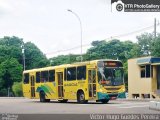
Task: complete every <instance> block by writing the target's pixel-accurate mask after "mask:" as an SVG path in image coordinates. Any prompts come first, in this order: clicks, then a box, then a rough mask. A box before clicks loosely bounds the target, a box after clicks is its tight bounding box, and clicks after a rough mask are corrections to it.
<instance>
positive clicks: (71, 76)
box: [67, 67, 76, 81]
mask: <svg viewBox="0 0 160 120" xmlns="http://www.w3.org/2000/svg"><path fill="white" fill-rule="evenodd" d="M67 80H68V81H71V80H76V67H72V68H67Z"/></svg>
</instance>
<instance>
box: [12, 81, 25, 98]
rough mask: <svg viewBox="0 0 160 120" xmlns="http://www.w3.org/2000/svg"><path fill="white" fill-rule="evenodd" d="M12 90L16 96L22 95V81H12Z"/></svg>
mask: <svg viewBox="0 0 160 120" xmlns="http://www.w3.org/2000/svg"><path fill="white" fill-rule="evenodd" d="M12 90H13V92H14V95H15V96H16V97H21V96H23V94H22V82H14V84H13V86H12Z"/></svg>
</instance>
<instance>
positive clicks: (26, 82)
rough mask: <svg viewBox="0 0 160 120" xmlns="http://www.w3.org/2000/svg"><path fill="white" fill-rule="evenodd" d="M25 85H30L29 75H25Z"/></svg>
mask: <svg viewBox="0 0 160 120" xmlns="http://www.w3.org/2000/svg"><path fill="white" fill-rule="evenodd" d="M23 83H24V84H28V83H29V73H24V81H23Z"/></svg>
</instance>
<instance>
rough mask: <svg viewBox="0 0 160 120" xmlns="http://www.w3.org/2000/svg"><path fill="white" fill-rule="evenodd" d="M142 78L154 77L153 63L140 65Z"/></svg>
mask: <svg viewBox="0 0 160 120" xmlns="http://www.w3.org/2000/svg"><path fill="white" fill-rule="evenodd" d="M140 70H141V78H150V77H152V71H153V68H152V66H151V65H143V66H140Z"/></svg>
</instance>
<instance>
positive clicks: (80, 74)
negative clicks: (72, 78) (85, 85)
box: [77, 66, 86, 80]
mask: <svg viewBox="0 0 160 120" xmlns="http://www.w3.org/2000/svg"><path fill="white" fill-rule="evenodd" d="M85 79H86V66H79V67H77V80H85Z"/></svg>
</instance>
